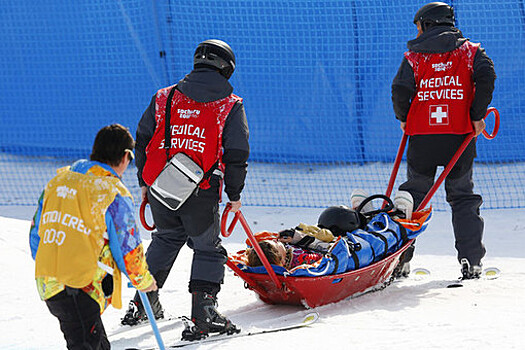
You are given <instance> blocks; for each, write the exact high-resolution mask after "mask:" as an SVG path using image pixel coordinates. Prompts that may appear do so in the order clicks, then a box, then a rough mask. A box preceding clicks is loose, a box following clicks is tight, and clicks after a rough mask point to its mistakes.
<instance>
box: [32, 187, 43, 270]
mask: <svg viewBox="0 0 525 350" xmlns="http://www.w3.org/2000/svg"><path fill="white" fill-rule="evenodd" d="M43 201H44V191H42V194H40V198H39V199H38V207H37V209H36V212H35V216H34V217H33V221H32V222H31V230H30V231H29V247H30V248H31V256H32V257H33V260H35V257H36V251H37V250H38V245H39V244H40V236H39V235H38V225H39V223H40V216H41V215H42V202H43Z"/></svg>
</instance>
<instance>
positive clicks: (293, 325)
mask: <svg viewBox="0 0 525 350" xmlns="http://www.w3.org/2000/svg"><path fill="white" fill-rule="evenodd" d="M318 320H319V314H318V313H317V312H310V313H308V314H306V315H299V317H297V315H290V317H289V318H287V317H286V316H285V317H282V318H281V319H280V321H281V322H280V323H281V324H282V325H281V326H273V325H272V326H269V327H263V326H251V327H250V329H251V330H248V331H243V330H242V329H243V326H242V325H241V332H240V333H236V334H232V335H225V334H212V335H210V336H209V337H208V338H205V339H202V340H196V341H183V340H181V341H178V342H177V343H174V344H171V345H168V346H166V349H176V348H182V347H185V346H190V345H200V344H206V343H211V342H218V341H223V340H227V339H233V338H240V337H248V336H253V335H260V334H267V333H276V332H283V331H288V330H292V329H297V328H302V327H306V326H310V325H312V324H314V323H315V322H317V321H318ZM154 349H155V348H148V349H142V350H154ZM126 350H140V349H138V348H127V349H126Z"/></svg>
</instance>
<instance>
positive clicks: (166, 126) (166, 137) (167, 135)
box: [164, 86, 176, 162]
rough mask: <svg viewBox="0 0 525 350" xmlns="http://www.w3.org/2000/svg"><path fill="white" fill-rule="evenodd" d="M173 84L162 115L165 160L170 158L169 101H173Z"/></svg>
mask: <svg viewBox="0 0 525 350" xmlns="http://www.w3.org/2000/svg"><path fill="white" fill-rule="evenodd" d="M175 88H176V87H175V86H174V87H173V88H171V90H170V93H169V95H168V100H167V101H166V110H165V113H164V115H165V117H164V119H165V120H164V149H165V150H166V162H167V161H168V160H170V149H171V136H170V126H171V101H173V95H175Z"/></svg>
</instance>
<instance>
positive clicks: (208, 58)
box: [193, 39, 235, 79]
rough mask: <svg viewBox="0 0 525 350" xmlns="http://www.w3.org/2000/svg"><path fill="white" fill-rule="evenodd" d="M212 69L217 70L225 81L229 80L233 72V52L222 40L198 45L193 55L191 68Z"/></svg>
mask: <svg viewBox="0 0 525 350" xmlns="http://www.w3.org/2000/svg"><path fill="white" fill-rule="evenodd" d="M199 67H212V68H215V69H217V70H218V71H219V72H220V73H221V74H222V75H223V76H225V77H226V79H230V77H231V76H232V74H233V71H234V70H235V55H234V54H233V50H232V48H231V47H230V45H228V44H227V43H225V42H224V41H222V40H216V39H211V40H206V41H203V42H202V43H200V44H199V45H198V46H197V48H196V49H195V54H194V55H193V68H199Z"/></svg>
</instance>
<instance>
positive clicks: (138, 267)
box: [106, 194, 153, 289]
mask: <svg viewBox="0 0 525 350" xmlns="http://www.w3.org/2000/svg"><path fill="white" fill-rule="evenodd" d="M133 211H134V206H133V201H132V200H131V198H130V197H127V196H122V195H120V194H119V195H117V196H116V197H115V200H114V201H113V203H111V205H110V206H109V208H108V210H107V213H106V226H107V229H108V231H107V232H108V236H109V247H110V249H111V253H112V255H113V258H114V259H115V262H116V263H117V266H118V268H119V269H120V270H121V271H122V272H123V273H125V274H126V275H127V276H128V278H129V280H130V281H131V283H132V284H133V286H134V287H135V288H137V289H144V288H146V287H148V286H149V285H150V284H151V283H152V282H153V278H152V276H151V274H150V272H149V271H148V265H147V263H146V259H145V255H144V248H143V245H142V241H141V238H140V232H139V230H138V228H137V224H136V221H135V217H134V214H133Z"/></svg>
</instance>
